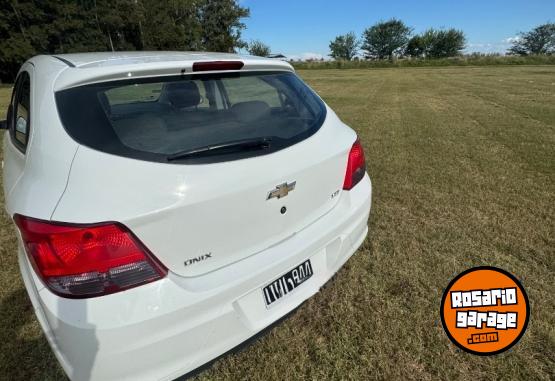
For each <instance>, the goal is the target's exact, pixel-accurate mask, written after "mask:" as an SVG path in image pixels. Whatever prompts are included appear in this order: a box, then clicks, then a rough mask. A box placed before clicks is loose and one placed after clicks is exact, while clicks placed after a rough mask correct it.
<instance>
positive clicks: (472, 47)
mask: <svg viewBox="0 0 555 381" xmlns="http://www.w3.org/2000/svg"><path fill="white" fill-rule="evenodd" d="M520 39H521V37H520V36H512V37H507V38H504V39H503V40H501V41H499V42H493V43H491V42H469V43H468V44H467V45H466V49H465V51H466V52H467V53H473V52H479V53H506V52H507V49H509V48H510V47H511V45H512V44H513V43H515V42H517V41H520Z"/></svg>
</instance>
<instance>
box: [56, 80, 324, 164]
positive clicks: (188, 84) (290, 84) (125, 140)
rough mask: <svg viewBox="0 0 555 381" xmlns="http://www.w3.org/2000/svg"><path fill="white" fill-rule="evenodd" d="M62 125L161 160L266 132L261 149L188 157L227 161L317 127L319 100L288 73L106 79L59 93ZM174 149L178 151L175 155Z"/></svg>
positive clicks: (119, 150)
mask: <svg viewBox="0 0 555 381" xmlns="http://www.w3.org/2000/svg"><path fill="white" fill-rule="evenodd" d="M56 103H57V106H58V112H59V114H60V117H61V120H62V123H63V125H64V127H65V129H66V130H67V132H68V133H69V134H70V135H71V136H72V137H73V138H74V139H75V140H76V141H77V142H79V143H81V144H83V145H86V146H88V147H90V148H93V149H96V150H100V151H103V152H107V153H111V154H116V155H120V156H126V157H132V158H138V159H143V160H152V161H161V162H166V161H167V159H168V157H170V156H172V155H174V154H176V153H179V152H186V151H188V150H196V149H199V148H202V147H209V146H210V147H214V146H218V145H222V144H227V143H229V142H236V141H243V140H251V139H253V140H256V139H258V138H261V139H268V140H269V141H270V145H269V147H265V149H259V150H255V149H248V150H245V149H238V150H228V151H226V152H222V151H218V150H215V151H214V153H213V154H207V155H199V156H194V155H193V156H187V157H186V158H184V159H183V160H177V161H172V162H178V163H179V162H193V163H194V162H201V163H202V162H214V161H227V160H235V159H239V158H245V157H250V156H256V155H261V154H267V153H271V152H275V151H277V150H280V149H283V148H285V147H288V146H290V145H292V144H295V143H297V142H299V141H301V140H303V139H305V138H307V137H308V136H310V135H312V134H313V133H315V132H316V131H317V130H318V129H319V128H320V126H321V125H322V123H323V121H324V119H325V113H326V111H325V107H324V104H323V103H322V101H321V100H320V99H319V98H318V97H317V96H316V95H315V94H314V93H313V92H312V91H311V90H310V89H309V88H308V87H307V86H306V85H305V84H304V83H303V82H302V81H301V80H300V79H299V78H298V77H297V76H296V75H295V74H293V73H289V72H244V73H237V72H234V73H218V74H194V75H190V76H177V77H156V78H149V79H135V80H124V81H115V82H103V83H96V84H91V85H86V86H80V87H76V88H71V89H68V90H63V91H59V92H57V93H56ZM174 156H175V155H174Z"/></svg>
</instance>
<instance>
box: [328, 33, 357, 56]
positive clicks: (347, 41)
mask: <svg viewBox="0 0 555 381" xmlns="http://www.w3.org/2000/svg"><path fill="white" fill-rule="evenodd" d="M359 47H360V41H359V40H358V39H357V37H356V35H355V34H354V32H349V33H347V34H344V35H341V36H337V37H335V40H333V41H330V50H331V54H330V56H331V57H333V58H335V59H336V60H346V61H351V60H352V59H353V58H355V56H356V55H357V53H358V48H359Z"/></svg>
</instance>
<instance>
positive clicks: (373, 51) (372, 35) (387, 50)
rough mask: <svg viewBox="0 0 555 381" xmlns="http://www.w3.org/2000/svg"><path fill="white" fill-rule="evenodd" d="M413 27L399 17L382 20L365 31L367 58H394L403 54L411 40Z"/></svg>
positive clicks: (364, 45) (364, 46)
mask: <svg viewBox="0 0 555 381" xmlns="http://www.w3.org/2000/svg"><path fill="white" fill-rule="evenodd" d="M411 31H412V29H411V28H409V27H408V26H406V25H405V23H404V22H402V21H401V20H397V19H391V20H389V21H380V22H378V23H377V24H375V25H373V26H371V27H370V28H368V29H366V30H365V31H364V33H363V40H364V41H363V44H362V49H363V50H365V51H366V53H365V56H366V58H378V59H384V58H389V59H393V57H394V55H396V54H401V53H402V52H403V50H404V48H405V46H406V45H407V43H408V41H409V36H410V34H411Z"/></svg>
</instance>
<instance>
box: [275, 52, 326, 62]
mask: <svg viewBox="0 0 555 381" xmlns="http://www.w3.org/2000/svg"><path fill="white" fill-rule="evenodd" d="M285 56H286V57H287V58H288V59H290V60H294V61H308V60H321V59H324V60H326V59H328V57H327V56H325V55H323V54H320V53H314V52H304V53H300V54H285Z"/></svg>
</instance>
